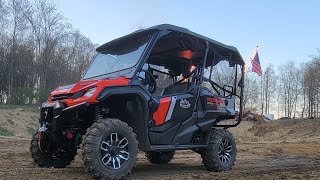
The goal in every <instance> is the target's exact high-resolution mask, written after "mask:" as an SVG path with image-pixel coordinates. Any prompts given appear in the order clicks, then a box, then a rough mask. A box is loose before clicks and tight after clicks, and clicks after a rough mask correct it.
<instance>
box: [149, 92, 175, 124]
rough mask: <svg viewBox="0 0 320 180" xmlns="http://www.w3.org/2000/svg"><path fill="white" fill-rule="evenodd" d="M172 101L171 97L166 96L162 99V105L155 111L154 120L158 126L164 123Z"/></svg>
mask: <svg viewBox="0 0 320 180" xmlns="http://www.w3.org/2000/svg"><path fill="white" fill-rule="evenodd" d="M170 101H171V97H165V98H161V99H160V105H159V107H158V109H157V111H156V112H154V113H153V120H154V121H155V122H156V125H157V126H158V125H161V124H163V123H164V120H165V118H166V115H167V112H168V109H169V106H170Z"/></svg>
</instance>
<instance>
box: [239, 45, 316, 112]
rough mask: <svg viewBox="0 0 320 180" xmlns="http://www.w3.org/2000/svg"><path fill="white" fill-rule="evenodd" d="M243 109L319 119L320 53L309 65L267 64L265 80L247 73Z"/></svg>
mask: <svg viewBox="0 0 320 180" xmlns="http://www.w3.org/2000/svg"><path fill="white" fill-rule="evenodd" d="M244 106H245V109H246V110H250V111H253V112H256V113H259V114H269V113H273V114H277V116H278V117H291V118H304V117H310V118H312V117H313V118H319V117H320V111H319V110H320V109H319V107H320V51H319V50H318V55H313V56H311V57H310V60H309V61H308V62H304V63H301V64H297V63H296V62H294V61H287V62H285V63H283V64H281V65H279V67H274V66H273V65H268V66H267V67H265V68H263V75H262V77H259V76H257V75H256V74H254V73H247V74H246V77H245V91H244Z"/></svg>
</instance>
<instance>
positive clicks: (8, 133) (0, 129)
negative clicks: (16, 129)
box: [0, 127, 14, 136]
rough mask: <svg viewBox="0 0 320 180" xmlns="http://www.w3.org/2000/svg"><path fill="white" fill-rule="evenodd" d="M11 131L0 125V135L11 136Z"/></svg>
mask: <svg viewBox="0 0 320 180" xmlns="http://www.w3.org/2000/svg"><path fill="white" fill-rule="evenodd" d="M13 135H14V134H13V132H11V131H8V130H7V129H5V128H3V127H0V136H13Z"/></svg>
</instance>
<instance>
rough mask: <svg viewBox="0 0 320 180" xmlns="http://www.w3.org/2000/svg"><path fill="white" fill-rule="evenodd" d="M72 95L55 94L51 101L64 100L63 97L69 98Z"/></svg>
mask: <svg viewBox="0 0 320 180" xmlns="http://www.w3.org/2000/svg"><path fill="white" fill-rule="evenodd" d="M72 96H73V94H61V95H56V96H53V97H52V98H51V101H57V100H64V99H70V98H71V97H72Z"/></svg>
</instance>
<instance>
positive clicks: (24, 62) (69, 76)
mask: <svg viewBox="0 0 320 180" xmlns="http://www.w3.org/2000/svg"><path fill="white" fill-rule="evenodd" d="M95 47H96V45H94V44H93V43H92V42H91V41H90V39H88V38H87V37H85V36H84V35H82V34H81V33H80V32H79V31H78V30H76V29H75V28H73V27H72V25H71V24H70V23H69V21H68V20H67V19H66V18H65V17H64V16H63V15H62V13H61V12H60V11H59V10H58V5H57V4H56V3H55V2H53V1H50V0H49V1H43V0H0V103H5V102H6V103H11V104H26V103H39V102H40V101H43V100H45V99H46V98H47V96H48V94H49V92H50V91H52V90H53V88H55V87H57V86H58V85H63V84H70V83H74V82H76V81H78V80H79V79H80V78H81V75H82V73H83V72H84V70H85V69H86V68H87V66H88V64H89V62H90V60H91V59H92V56H93V55H94V53H95Z"/></svg>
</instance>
